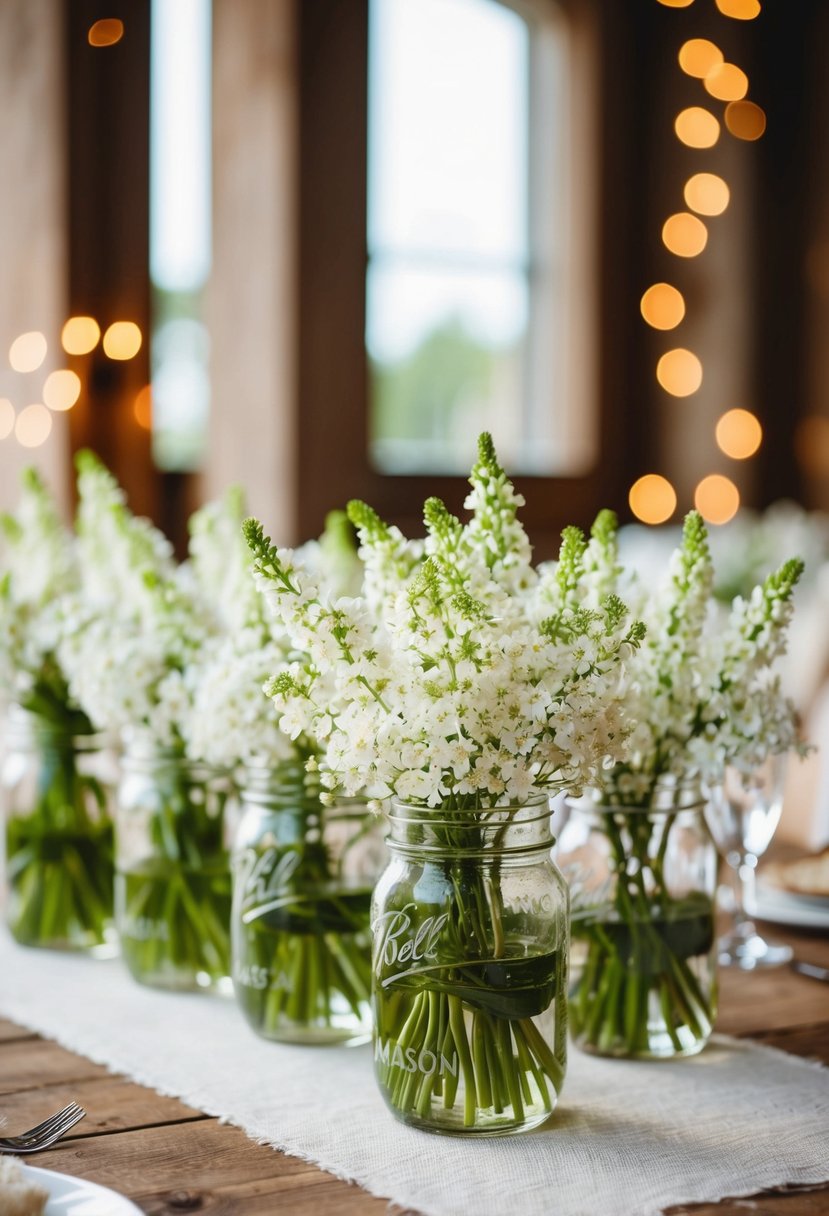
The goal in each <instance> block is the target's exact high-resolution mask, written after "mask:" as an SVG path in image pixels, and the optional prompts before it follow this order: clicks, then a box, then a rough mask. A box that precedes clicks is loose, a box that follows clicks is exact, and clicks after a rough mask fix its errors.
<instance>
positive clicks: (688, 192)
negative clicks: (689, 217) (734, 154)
mask: <svg viewBox="0 0 829 1216" xmlns="http://www.w3.org/2000/svg"><path fill="white" fill-rule="evenodd" d="M684 194H685V202H686V203H687V204H688V206H689V207H690V208H691V210H692V211H697V212H699V214H700V215H722V213H723V211H725V209H726V207H727V206H728V201H729V199H730V198H731V192H730V190H729V189H728V185H727V184H726V183H725V182H724V181H723V179H722V178H721V177H717V175H716V173H695V174H694V176H693V177H689V178H688V180H687V182H686V183H685V191H684Z"/></svg>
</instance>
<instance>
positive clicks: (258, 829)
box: [232, 762, 386, 1044]
mask: <svg viewBox="0 0 829 1216" xmlns="http://www.w3.org/2000/svg"><path fill="white" fill-rule="evenodd" d="M320 793H321V790H320V786H319V782H318V779H317V778H316V776H315V775H314V774H309V773H306V772H305V770H304V769H303V767H302V766H301V765H299V764H292V763H287V762H286V763H284V764H281V765H277V766H275V767H272V768H269V767H264V766H263V767H260V768H255V767H249V768H247V769H246V770H245V774H244V777H243V780H242V786H241V793H240V798H241V819H240V822H239V827H238V830H237V832H236V839H235V843H234V850H233V915H232V946H233V986H234V990H235V993H236V1000H237V1001H238V1003H239V1006H240V1008H241V1009H242V1012H243V1013H244V1015H245V1018H246V1019H247V1021H248V1023H249V1024H250V1025H251V1027H252V1028H253V1029H254V1030H255V1031H256V1033H257V1034H260V1035H262V1037H263V1038H266V1039H274V1040H279V1041H282V1042H286V1043H308V1044H326V1043H331V1044H336V1043H339V1044H356V1043H364V1042H367V1041H368V1039H369V1038H370V1037H371V1003H370V1002H371V933H370V929H369V908H370V903H371V892H372V888H373V886H374V882H375V879H376V878H377V875H378V874H379V873H380V871H381V870H382V868H383V865H384V864H385V861H386V852H385V847H384V844H383V826H382V820H381V819H380V817H379V816H377V815H375V814H372V813H371V812H370V811H369V810H368V809H367V807H366V803H365V801H364V800H362V799H356V798H350V799H340V800H337V799H336V798H335V799H334V801H333V802H332V804H331V805H325V804H324V803H323V801H321V799H320Z"/></svg>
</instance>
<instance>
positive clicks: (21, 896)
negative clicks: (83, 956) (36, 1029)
mask: <svg viewBox="0 0 829 1216" xmlns="http://www.w3.org/2000/svg"><path fill="white" fill-rule="evenodd" d="M5 742H6V747H5V755H4V759H3V765H2V777H1V778H0V785H2V793H3V804H4V812H5V842H6V849H5V853H6V880H7V887H8V892H7V899H6V919H7V921H8V924H9V928H10V929H11V932H12V934H13V936H14V937H15V938H16V939H17V941H19V942H20V943H21V944H23V945H25V946H46V947H49V948H50V949H58V950H85V951H89V952H91V953H93V954H97V955H103V956H108V955H112V954H115V953H117V938H116V934H115V930H114V926H113V908H112V903H113V895H112V878H113V868H112V818H111V801H112V790H113V786H114V780H115V760H114V757H113V754H112V752H111V751H110V750H109V749H108V747H107V746H106V741H105V740H104V739H103V738H102V737H101V736H100V735H96V734H80V735H76V734H72V733H71V731H69V730H66V729H62V728H61V727H60V726H59V725H57V724H55V723H53V722H51V721H50V720H48V719H46V718H43V717H40V716H39V715H37V714H31V713H27V712H26V711H24V710H22V709H19V708H17V707H14V708H13V709H12V711H11V712H10V713H9V717H8V721H7V727H6V740H5Z"/></svg>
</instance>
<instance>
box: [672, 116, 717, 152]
mask: <svg viewBox="0 0 829 1216" xmlns="http://www.w3.org/2000/svg"><path fill="white" fill-rule="evenodd" d="M674 131H675V132H676V137H677V139H678V140H680V142H681V143H683V144H685V145H686V146H687V147H689V148H713V146H714V144H715V143H716V142H717V140H718V139H719V138H720V124H719V122H718V121H717V119H716V118H715V117H714V115H713V114H712V113H711V111H710V110H704V109H703V108H702V106H689V107H688V108H687V110H682V111H681V112H680V113H679V114H677V116H676V120H675V122H674Z"/></svg>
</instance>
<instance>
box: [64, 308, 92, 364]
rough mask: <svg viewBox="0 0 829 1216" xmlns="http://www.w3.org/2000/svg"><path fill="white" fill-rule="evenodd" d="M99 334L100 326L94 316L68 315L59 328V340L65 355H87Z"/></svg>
mask: <svg viewBox="0 0 829 1216" xmlns="http://www.w3.org/2000/svg"><path fill="white" fill-rule="evenodd" d="M100 336H101V327H100V326H99V324H98V322H97V321H96V320H95V318H94V317H70V318H69V320H68V321H67V322H66V324H65V325H64V327H63V329H62V330H61V335H60V342H61V346H62V347H63V349H64V350H65V351H66V353H67V355H88V354H89V352H90V351H91V350H94V349H95V347H96V346H97V345H98V339H99V338H100Z"/></svg>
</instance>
